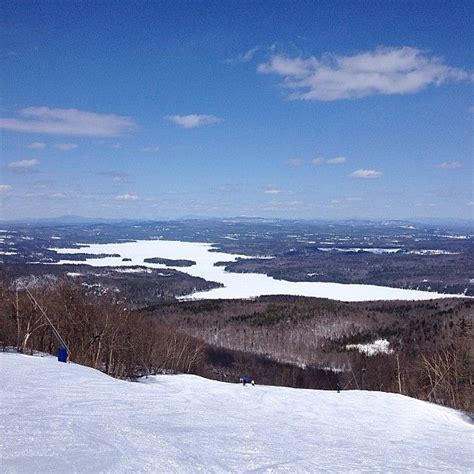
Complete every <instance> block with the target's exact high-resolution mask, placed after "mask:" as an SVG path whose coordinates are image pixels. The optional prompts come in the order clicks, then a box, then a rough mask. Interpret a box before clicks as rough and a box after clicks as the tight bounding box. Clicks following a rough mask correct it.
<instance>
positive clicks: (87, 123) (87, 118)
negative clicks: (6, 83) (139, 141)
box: [0, 107, 136, 137]
mask: <svg viewBox="0 0 474 474" xmlns="http://www.w3.org/2000/svg"><path fill="white" fill-rule="evenodd" d="M18 115H19V116H20V117H21V118H2V119H0V128H3V129H5V130H12V131H15V132H24V133H50V134H56V135H77V136H81V135H82V136H91V137H113V136H117V135H122V134H124V133H126V132H129V131H131V130H133V129H134V128H136V123H135V122H134V121H133V120H132V119H131V118H130V117H123V116H120V115H115V114H98V113H95V112H86V111H83V110H78V109H52V108H49V107H28V108H25V109H21V110H20V111H19V112H18Z"/></svg>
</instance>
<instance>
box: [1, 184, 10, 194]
mask: <svg viewBox="0 0 474 474" xmlns="http://www.w3.org/2000/svg"><path fill="white" fill-rule="evenodd" d="M11 190H12V187H11V186H10V185H9V184H0V194H8V193H9V192H10V191H11Z"/></svg>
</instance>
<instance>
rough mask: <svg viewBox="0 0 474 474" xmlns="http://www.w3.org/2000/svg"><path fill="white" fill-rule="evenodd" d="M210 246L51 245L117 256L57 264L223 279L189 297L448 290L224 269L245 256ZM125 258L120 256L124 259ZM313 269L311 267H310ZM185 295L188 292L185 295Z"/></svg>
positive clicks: (397, 294)
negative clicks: (170, 263)
mask: <svg viewBox="0 0 474 474" xmlns="http://www.w3.org/2000/svg"><path fill="white" fill-rule="evenodd" d="M212 249H213V246H212V245H211V244H207V243H199V242H180V241H174V240H138V241H135V242H123V243H111V244H90V245H86V244H84V246H82V247H81V248H76V249H62V248H55V249H51V250H55V251H57V252H59V253H62V254H76V253H88V254H93V255H99V254H118V255H120V257H106V258H90V259H87V261H86V262H77V261H74V260H61V261H60V262H59V263H61V264H66V263H68V264H80V263H86V264H88V265H91V266H95V267H130V266H133V265H142V266H146V267H149V268H161V269H163V268H173V269H175V270H178V271H180V272H184V273H187V274H189V275H192V276H196V277H201V278H204V279H206V280H208V281H215V282H218V283H222V284H223V285H224V287H222V288H216V289H213V290H210V291H201V292H196V293H193V294H192V295H191V296H189V297H190V298H193V299H218V298H255V297H258V296H263V295H296V296H313V297H319V298H329V299H333V300H339V301H374V300H427V299H435V298H445V297H447V296H463V295H445V294H440V293H435V292H428V291H418V290H404V289H399V288H389V287H384V286H375V285H345V284H340V283H318V282H290V281H285V280H276V279H275V278H272V277H269V276H267V275H263V274H257V273H232V272H226V271H225V270H224V267H222V266H215V263H217V262H233V261H235V260H236V259H237V258H249V257H248V256H244V255H234V254H228V253H223V252H211V250H212ZM153 257H160V258H166V259H173V260H181V259H185V260H193V261H195V262H196V265H193V266H190V267H167V266H165V265H162V264H153V263H146V262H145V261H144V260H145V259H146V258H153ZM124 258H125V259H130V260H127V261H123V259H124ZM317 270H318V269H317V268H315V271H317ZM189 297H188V298H189Z"/></svg>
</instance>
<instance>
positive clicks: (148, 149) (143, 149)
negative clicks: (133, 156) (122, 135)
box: [142, 146, 160, 153]
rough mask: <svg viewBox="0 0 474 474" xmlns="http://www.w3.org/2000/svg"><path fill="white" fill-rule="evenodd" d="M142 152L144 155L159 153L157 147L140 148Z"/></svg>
mask: <svg viewBox="0 0 474 474" xmlns="http://www.w3.org/2000/svg"><path fill="white" fill-rule="evenodd" d="M142 151H144V152H145V153H158V152H159V151H160V147H159V146H146V147H145V148H142Z"/></svg>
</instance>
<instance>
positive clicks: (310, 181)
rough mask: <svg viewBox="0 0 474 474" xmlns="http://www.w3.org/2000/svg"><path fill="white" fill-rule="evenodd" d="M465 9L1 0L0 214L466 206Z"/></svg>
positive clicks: (452, 211) (468, 87) (388, 213)
mask: <svg viewBox="0 0 474 474" xmlns="http://www.w3.org/2000/svg"><path fill="white" fill-rule="evenodd" d="M473 13H474V4H473V3H472V2H470V1H467V2H462V1H456V2H454V1H453V2H431V1H426V2H422V1H417V2H386V1H381V2H376V1H370V2H348V1H339V2H338V1H336V2H334V1H327V2H305V1H297V2H237V1H228V2H205V1H200V2H180V1H170V2H165V1H163V2H145V1H139V2H132V1H127V0H123V1H94V2H87V1H80V2H74V1H60V2H54V1H45V2H43V1H35V2H28V1H22V2H18V1H5V2H3V3H2V12H1V23H2V33H1V57H2V68H1V69H2V72H1V80H2V83H1V90H2V104H1V116H2V118H1V119H0V128H1V169H0V173H1V174H0V199H1V204H0V206H1V207H0V210H1V214H2V216H1V217H3V218H23V217H52V216H59V215H65V214H77V215H84V216H91V217H139V218H156V219H158V218H167V217H181V216H188V215H195V216H236V215H247V216H268V217H295V218H357V217H360V218H366V217H369V218H416V217H436V218H445V217H454V218H472V216H473V210H474V207H473V201H474V199H473V194H472V188H473V164H472V161H473V145H474V143H473V138H472V137H473V134H472V132H473V119H474V113H473V111H474V99H473V78H474V75H473V71H474V67H473V53H472V44H473V28H472V21H473V17H474V15H473Z"/></svg>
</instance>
